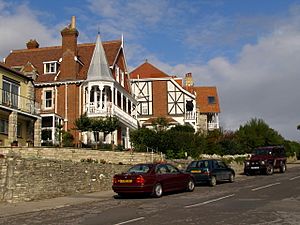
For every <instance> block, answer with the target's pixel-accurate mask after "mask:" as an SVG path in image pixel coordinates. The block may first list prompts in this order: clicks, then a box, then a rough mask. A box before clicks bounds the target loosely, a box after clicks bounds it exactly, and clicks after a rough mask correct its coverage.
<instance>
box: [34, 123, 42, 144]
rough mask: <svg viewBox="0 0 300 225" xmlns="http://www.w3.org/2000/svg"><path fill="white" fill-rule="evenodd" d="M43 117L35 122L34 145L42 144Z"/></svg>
mask: <svg viewBox="0 0 300 225" xmlns="http://www.w3.org/2000/svg"><path fill="white" fill-rule="evenodd" d="M41 133H42V131H41V119H36V121H35V122H34V141H33V142H34V146H41Z"/></svg>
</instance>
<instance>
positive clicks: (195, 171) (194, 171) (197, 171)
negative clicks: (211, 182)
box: [191, 170, 201, 173]
mask: <svg viewBox="0 0 300 225" xmlns="http://www.w3.org/2000/svg"><path fill="white" fill-rule="evenodd" d="M191 172H192V173H201V170H191Z"/></svg>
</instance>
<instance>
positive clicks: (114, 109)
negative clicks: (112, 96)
mask: <svg viewBox="0 0 300 225" xmlns="http://www.w3.org/2000/svg"><path fill="white" fill-rule="evenodd" d="M85 112H86V113H87V116H91V117H96V116H101V117H105V116H116V117H117V118H118V119H119V120H120V121H122V122H124V123H127V124H130V125H131V126H133V127H135V128H137V127H138V121H137V119H136V118H134V117H132V116H131V115H130V114H128V113H127V112H125V111H124V110H122V109H121V108H120V107H118V106H116V105H113V104H112V103H111V102H107V103H106V104H104V103H102V107H100V104H98V103H93V102H90V103H87V104H86V105H85Z"/></svg>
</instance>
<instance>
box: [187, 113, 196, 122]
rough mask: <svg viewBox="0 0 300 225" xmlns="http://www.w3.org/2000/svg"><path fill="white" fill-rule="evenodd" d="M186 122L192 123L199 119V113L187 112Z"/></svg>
mask: <svg viewBox="0 0 300 225" xmlns="http://www.w3.org/2000/svg"><path fill="white" fill-rule="evenodd" d="M184 119H185V121H191V120H196V119H197V113H196V112H192V111H191V112H186V113H185V115H184Z"/></svg>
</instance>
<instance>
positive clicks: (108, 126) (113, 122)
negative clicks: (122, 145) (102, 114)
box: [102, 116, 120, 150]
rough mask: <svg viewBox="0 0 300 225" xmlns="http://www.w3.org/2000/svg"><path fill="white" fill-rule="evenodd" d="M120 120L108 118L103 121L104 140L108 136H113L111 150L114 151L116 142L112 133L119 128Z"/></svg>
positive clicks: (112, 117)
mask: <svg viewBox="0 0 300 225" xmlns="http://www.w3.org/2000/svg"><path fill="white" fill-rule="evenodd" d="M119 126H120V125H119V120H118V118H116V117H114V116H107V117H106V119H105V120H103V127H102V132H103V133H104V140H105V138H106V136H107V135H108V134H111V148H112V150H113V149H114V140H113V135H112V133H113V132H114V131H115V130H117V129H118V128H119Z"/></svg>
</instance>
